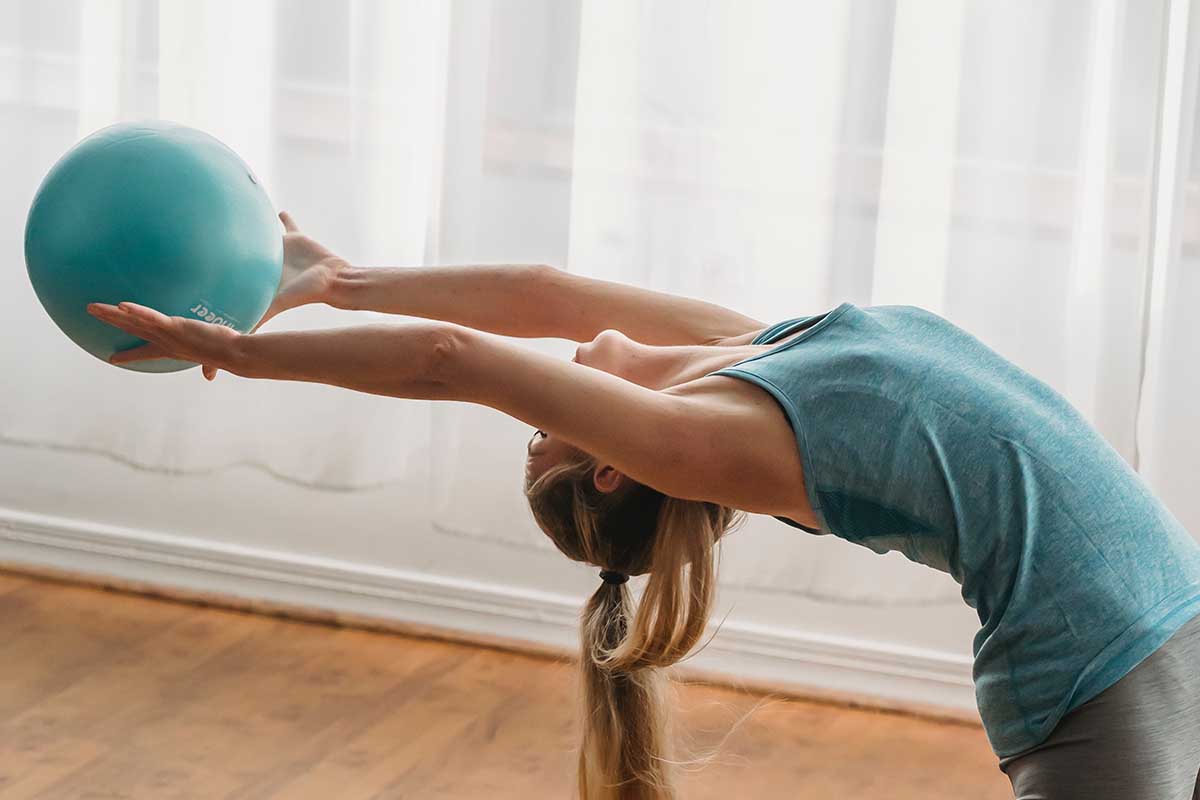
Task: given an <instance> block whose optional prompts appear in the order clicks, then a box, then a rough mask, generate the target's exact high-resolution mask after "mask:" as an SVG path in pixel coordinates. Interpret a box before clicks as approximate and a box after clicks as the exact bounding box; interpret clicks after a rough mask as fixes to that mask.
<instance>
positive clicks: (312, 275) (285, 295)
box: [105, 211, 346, 381]
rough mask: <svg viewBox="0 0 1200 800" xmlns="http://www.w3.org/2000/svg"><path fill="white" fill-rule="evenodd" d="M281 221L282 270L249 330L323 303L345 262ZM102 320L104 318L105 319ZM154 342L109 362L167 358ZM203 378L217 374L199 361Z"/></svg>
mask: <svg viewBox="0 0 1200 800" xmlns="http://www.w3.org/2000/svg"><path fill="white" fill-rule="evenodd" d="M279 221H280V222H282V223H283V228H284V235H283V273H282V275H280V278H279V289H278V291H277V292H276V294H275V299H274V301H272V303H271V305H270V307H269V308H267V311H266V313H265V314H263V316H262V319H260V320H259V321H258V324H257V325H255V326H254V328H253V330H251V331H250V332H251V333H253V332H254V331H257V330H258V329H259V328H261V327H262V326H263V325H264V324H266V322H267V320H269V319H271V318H272V317H274V316H276V315H277V314H280V313H282V312H284V311H287V310H288V309H292V308H296V307H298V306H303V305H308V304H310V303H323V302H325V301H326V300H327V298H328V296H329V290H330V288H331V287H332V286H333V282H334V280H335V279H336V278H337V276H338V273H339V272H340V271H341V270H342V269H343V268H345V267H346V261H345V260H344V259H342V258H340V257H339V256H337V255H335V254H334V253H333V251H331V250H330V249H329V248H327V247H325V246H324V245H322V244H321V243H320V242H318V241H317V240H316V239H313V238H311V237H309V236H306V235H305V234H303V233H301V232H300V228H299V226H297V225H296V221H295V220H294V219H292V216H291V215H290V214H288V213H287V212H286V211H280V212H279ZM105 321H106V322H107V321H108V320H105ZM168 357H169V356H167V355H166V354H165V353H163V351H162V350H161V349H160V348H159V347H158V345H156V344H154V343H153V342H151V343H150V344H144V345H142V346H140V347H133V348H130V349H129V350H124V351H122V352H120V353H117V354H115V355H114V356H113V357H112V358H110V359H109V361H110V362H111V363H113V364H128V363H130V362H132V361H146V360H149V359H152V358H168ZM201 363H202V364H203V365H204V366H203V373H204V377H205V378H207V379H208V380H210V381H211V380H212V379H213V378H215V377H216V376H217V367H216V366H214V365H212V364H209V363H207V362H201Z"/></svg>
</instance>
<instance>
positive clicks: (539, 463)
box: [525, 430, 573, 486]
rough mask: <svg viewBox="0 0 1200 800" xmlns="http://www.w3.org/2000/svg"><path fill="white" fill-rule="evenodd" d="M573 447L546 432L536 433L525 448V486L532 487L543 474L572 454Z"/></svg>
mask: <svg viewBox="0 0 1200 800" xmlns="http://www.w3.org/2000/svg"><path fill="white" fill-rule="evenodd" d="M572 450H573V448H572V447H571V445H569V444H567V443H566V442H564V441H562V440H560V439H559V438H558V437H556V436H552V435H551V434H548V433H546V432H545V431H540V430H539V431H534V433H533V437H532V438H531V439H530V440H529V444H528V445H527V446H526V448H525V485H526V486H530V485H532V484H533V482H534V481H536V480H537V479H538V478H539V477H541V475H542V473H543V472H545V471H546V470H548V469H549V468H550V467H553V466H554V465H556V464H561V463H562V461H563V459H565V458H566V457H567V455H568V454H569V453H571V452H572Z"/></svg>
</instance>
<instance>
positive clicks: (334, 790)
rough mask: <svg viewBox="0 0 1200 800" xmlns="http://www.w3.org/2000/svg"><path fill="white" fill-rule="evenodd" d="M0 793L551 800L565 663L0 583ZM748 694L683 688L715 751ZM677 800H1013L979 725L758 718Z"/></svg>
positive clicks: (769, 711) (564, 736) (17, 580)
mask: <svg viewBox="0 0 1200 800" xmlns="http://www.w3.org/2000/svg"><path fill="white" fill-rule="evenodd" d="M0 658H2V659H3V660H2V661H0V798H4V800H17V798H45V799H47V800H49V799H50V798H53V800H71V799H72V798H80V799H82V798H96V799H99V798H106V799H108V800H114V799H115V798H154V800H177V799H181V798H204V800H213V799H214V798H239V799H240V800H266V799H270V798H320V799H321V800H355V799H356V798H364V799H365V798H422V799H423V800H424V799H429V800H437V799H438V798H476V797H482V798H486V799H487V800H507V798H522V799H524V798H568V797H571V796H572V787H573V768H574V756H573V754H572V748H573V746H574V744H575V735H574V719H575V714H576V706H575V699H574V689H575V684H574V680H575V673H574V668H573V665H571V664H569V663H558V662H554V661H550V660H547V659H544V658H538V657H532V656H525V655H518V654H514V653H508V652H503V651H500V650H488V649H483V648H476V647H471V646H467V645H461V644H452V643H448V642H440V641H434V640H427V639H412V638H407V637H403V636H396V635H389V634H381V633H371V632H367V631H362V630H352V629H345V628H334V627H328V626H323V625H316V624H309V623H301V622H291V621H286V620H282V619H278V618H274V617H265V616H257V615H254V614H248V613H242V612H237V611H226V610H221V609H213V608H205V607H199V606H191V605H186V604H183V603H173V602H167V601H162V600H153V599H148V598H145V597H139V596H136V595H130V594H122V593H118V592H110V591H104V590H100V589H93V588H88V587H82V586H72V585H68V584H62V583H55V582H50V581H44V580H40V579H33V578H29V577H25V576H19V575H13V574H7V573H0ZM758 699H759V698H758V697H757V696H754V695H750V694H743V693H740V692H736V691H733V690H730V689H718V688H712V687H701V686H683V687H680V689H679V717H678V719H679V720H680V723H681V727H682V728H683V729H684V730H685V731H687V732H688V733H689V734H690V735H691V737H692V740H693V742H694V743H695V745H697V746H699V747H707V746H712V745H714V744H716V743H717V742H718V741H719V740H720V738H721V736H722V735H723V734H724V733H725V732H726V731H727V730H728V728H729V726H730V725H731V723H732V722H734V721H735V720H736V719H737V718H738V717H739V716H740V715H741V713H742V712H744V711H745V710H746V709H748V708H750V707H751V706H752V705H753V704H754V703H755V702H756V701H757V700H758ZM683 796H684V797H686V798H764V799H765V798H775V797H780V798H784V797H786V798H838V799H839V800H840V799H841V798H857V797H864V798H890V800H906V798H921V799H922V800H938V798H956V799H957V798H964V797H970V798H973V800H989V799H990V798H1011V797H1012V794H1011V790H1010V789H1009V785H1008V781H1007V779H1006V778H1005V777H1004V776H1003V775H1002V774H1001V773H1000V772H999V770H998V769H997V767H996V766H995V759H994V757H993V756H992V754H991V751H990V750H989V749H988V746H987V743H986V740H985V739H984V734H983V732H982V731H981V730H980V729H979V728H973V727H969V726H965V725H959V724H953V723H939V722H932V721H927V720H922V719H917V718H913V717H906V716H902V715H897V714H891V713H886V712H873V711H863V710H852V709H846V708H840V707H836V706H832V705H827V704H820V703H810V702H800V701H785V700H778V701H772V702H771V703H769V704H768V705H766V706H765V707H763V708H760V709H759V710H758V711H757V712H756V713H755V714H754V716H752V717H751V718H750V719H749V720H748V721H747V722H746V723H745V724H744V725H743V726H742V727H741V728H739V729H738V730H737V731H736V732H735V733H734V734H733V735H732V736H731V737H730V738H729V739H728V741H727V742H726V744H725V747H724V748H723V749H722V751H721V755H720V756H719V757H718V760H717V761H716V762H714V763H712V764H710V765H709V766H708V767H706V768H705V769H703V771H701V772H699V773H696V774H692V775H689V776H688V777H687V779H686V783H685V786H684V792H683Z"/></svg>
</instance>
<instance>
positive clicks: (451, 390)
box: [88, 303, 794, 511]
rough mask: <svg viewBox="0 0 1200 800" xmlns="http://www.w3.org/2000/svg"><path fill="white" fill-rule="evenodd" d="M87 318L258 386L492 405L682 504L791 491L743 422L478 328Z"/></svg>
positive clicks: (733, 501)
mask: <svg viewBox="0 0 1200 800" xmlns="http://www.w3.org/2000/svg"><path fill="white" fill-rule="evenodd" d="M88 310H89V312H90V313H92V314H93V315H94V316H96V317H97V318H98V319H100V320H102V321H104V322H108V323H109V324H112V325H115V326H117V327H119V328H121V329H122V330H124V331H126V332H127V333H131V334H133V335H134V336H138V337H140V338H142V339H146V340H147V341H150V342H153V343H154V344H155V345H157V346H158V347H159V348H161V351H162V352H163V353H164V354H165V355H166V357H169V358H177V359H181V360H185V361H195V362H199V363H204V364H211V365H213V366H214V367H216V368H219V369H224V370H226V371H228V372H231V373H233V374H235V375H240V376H243V377H247V378H268V379H275V380H293V381H309V382H314V383H324V384H329V385H331V386H340V387H344V388H347V389H353V390H356V391H360V392H368V393H371V394H378V395H386V396H390V397H401V398H411V399H425V400H458V401H464V402H470V403H476V404H480V405H486V406H489V407H491V408H494V409H496V410H498V411H501V412H503V413H505V414H507V415H509V416H511V417H514V418H516V419H518V420H521V421H522V422H525V423H528V424H529V425H532V426H534V427H537V428H541V429H543V430H546V431H549V432H551V433H554V434H556V435H557V436H559V437H561V438H562V439H564V440H565V441H567V442H570V443H571V444H573V445H575V446H576V447H579V448H580V449H582V450H584V451H586V452H588V453H591V454H592V455H594V456H596V457H597V458H598V459H601V460H602V461H603V462H604V463H608V464H612V465H613V466H614V467H616V468H617V469H618V470H620V471H621V472H623V473H625V474H627V475H629V476H630V477H632V478H633V479H634V480H637V481H640V482H642V483H645V484H648V485H650V486H653V487H654V488H656V489H658V490H659V491H662V492H665V493H667V494H670V495H672V496H675V497H681V498H687V499H697V500H709V501H711V502H720V503H724V504H727V505H732V506H734V507H738V508H744V509H746V510H751V511H757V510H762V509H764V508H765V509H767V510H768V511H769V510H770V509H771V508H772V507H773V506H771V502H772V500H773V497H772V495H771V492H773V491H774V492H776V493H777V494H778V493H779V491H780V490H779V487H778V486H775V485H774V484H773V478H772V477H771V475H770V472H769V471H764V470H762V469H759V468H757V467H756V466H755V464H756V462H755V461H754V458H753V456H754V454H755V452H756V451H755V449H754V448H746V447H745V446H744V443H745V441H746V440H747V439H748V438H751V439H752V438H755V437H756V436H757V434H756V433H755V432H754V431H753V430H749V429H747V428H746V424H747V423H748V422H750V423H752V422H753V419H752V418H751V417H750V416H748V415H746V414H745V413H743V412H742V411H740V410H738V409H727V408H722V407H720V406H712V405H703V404H701V403H700V402H699V401H697V400H696V399H694V398H687V397H682V396H679V395H675V394H671V393H667V392H658V391H654V390H651V389H647V388H645V387H643V386H639V385H638V384H636V383H632V382H630V381H626V380H622V379H621V378H618V377H616V376H615V375H610V374H609V373H607V372H603V371H601V370H597V369H592V368H591V367H585V366H582V365H580V364H575V363H572V362H568V361H565V360H563V359H559V358H554V357H552V356H549V355H546V354H544V353H539V352H536V351H534V350H532V349H530V348H526V347H521V346H519V345H517V344H516V343H514V342H512V341H511V340H509V339H505V338H504V337H501V336H496V335H493V334H488V333H485V332H481V331H478V330H474V329H471V328H467V327H463V326H459V325H453V324H450V323H445V322H426V321H422V322H409V323H402V324H379V325H366V326H358V327H353V328H341V329H333V330H314V331H286V332H279V333H257V334H239V333H237V332H236V331H233V330H231V329H229V328H226V327H224V326H221V325H211V324H208V323H205V322H201V321H199V320H193V319H186V318H183V317H167V316H165V315H163V314H160V313H159V312H157V311H155V310H153V309H150V308H146V307H145V306H139V305H136V304H132V303H121V304H120V305H119V306H111V305H106V304H93V305H91V306H89V307H88ZM748 431H749V432H748ZM786 491H787V492H792V491H794V490H793V488H792V487H791V486H790V485H789V486H788V487H786Z"/></svg>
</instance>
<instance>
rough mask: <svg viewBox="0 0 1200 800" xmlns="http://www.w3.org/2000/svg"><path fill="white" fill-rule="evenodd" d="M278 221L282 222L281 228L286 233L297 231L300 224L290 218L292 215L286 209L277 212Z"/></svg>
mask: <svg viewBox="0 0 1200 800" xmlns="http://www.w3.org/2000/svg"><path fill="white" fill-rule="evenodd" d="M279 221H280V222H282V223H283V229H284V230H285V231H287V232H288V233H298V232H299V231H300V226H299V225H297V224H296V220H294V219H292V215H291V214H289V213H287V212H286V211H280V212H279Z"/></svg>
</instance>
